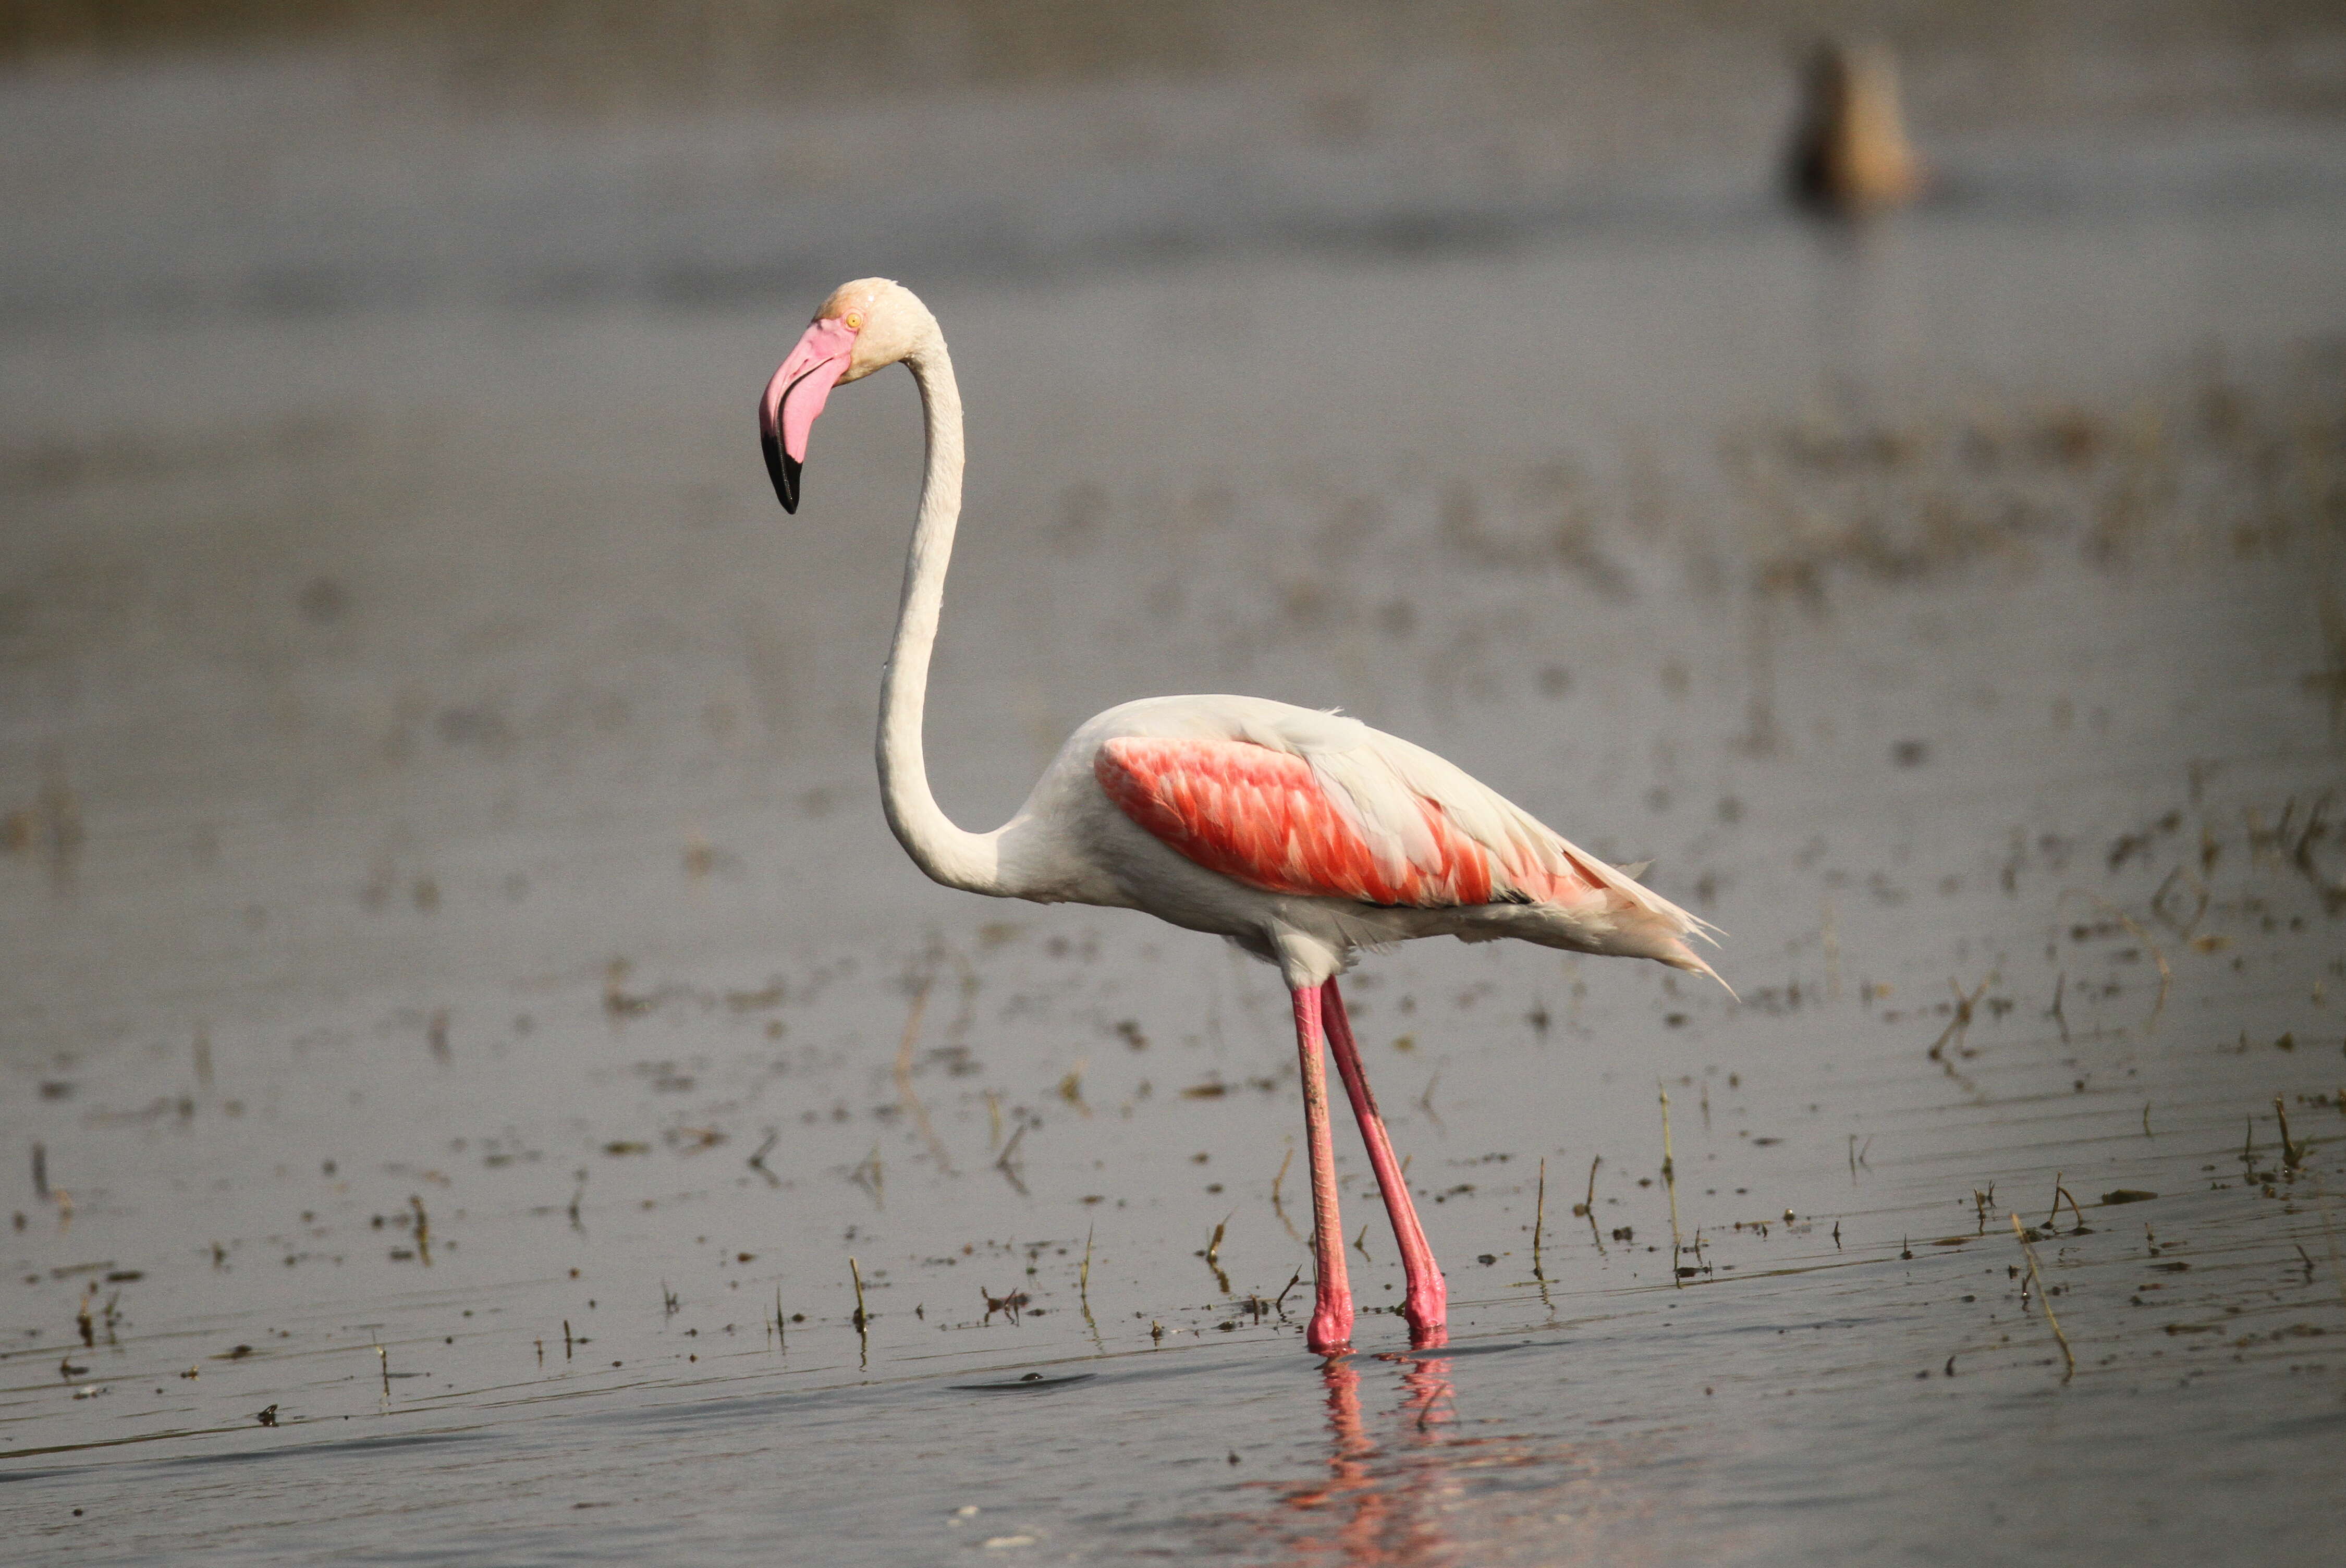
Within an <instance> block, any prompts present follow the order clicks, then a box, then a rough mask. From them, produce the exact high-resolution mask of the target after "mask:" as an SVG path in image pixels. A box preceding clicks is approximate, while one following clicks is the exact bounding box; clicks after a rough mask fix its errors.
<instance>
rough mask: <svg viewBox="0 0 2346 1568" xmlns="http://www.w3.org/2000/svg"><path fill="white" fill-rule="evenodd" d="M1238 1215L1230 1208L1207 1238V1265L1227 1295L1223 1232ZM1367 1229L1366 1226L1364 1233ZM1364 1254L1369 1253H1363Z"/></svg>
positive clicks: (1228, 1281)
mask: <svg viewBox="0 0 2346 1568" xmlns="http://www.w3.org/2000/svg"><path fill="white" fill-rule="evenodd" d="M1237 1217H1238V1210H1236V1209H1232V1210H1230V1212H1229V1214H1228V1215H1226V1216H1224V1217H1223V1218H1222V1223H1221V1224H1219V1225H1218V1226H1216V1227H1214V1234H1213V1235H1211V1236H1209V1237H1207V1238H1206V1267H1207V1268H1210V1269H1212V1270H1213V1271H1214V1279H1215V1282H1216V1283H1217V1284H1219V1285H1220V1286H1221V1288H1222V1294H1223V1295H1225V1296H1228V1295H1229V1293H1230V1277H1229V1275H1228V1274H1225V1273H1224V1272H1223V1271H1222V1232H1223V1231H1224V1230H1225V1229H1227V1228H1228V1227H1229V1223H1230V1221H1231V1220H1232V1219H1235V1218H1237ZM1365 1231H1366V1227H1363V1234H1365ZM1366 1256H1368V1255H1367V1254H1366V1253H1363V1254H1362V1257H1366Z"/></svg>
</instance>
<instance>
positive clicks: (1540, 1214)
mask: <svg viewBox="0 0 2346 1568" xmlns="http://www.w3.org/2000/svg"><path fill="white" fill-rule="evenodd" d="M1291 1152H1293V1151H1291V1150H1290V1153H1291ZM1546 1219H1547V1156H1545V1155H1542V1156H1540V1172H1539V1196H1538V1197H1537V1198H1535V1199H1534V1200H1533V1203H1532V1278H1535V1279H1543V1280H1544V1279H1545V1278H1547V1276H1546V1275H1545V1274H1543V1273H1541V1272H1540V1227H1541V1226H1542V1225H1543V1224H1545V1222H1546Z"/></svg>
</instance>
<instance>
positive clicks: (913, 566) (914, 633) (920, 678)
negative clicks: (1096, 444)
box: [879, 334, 1002, 893]
mask: <svg viewBox="0 0 2346 1568" xmlns="http://www.w3.org/2000/svg"><path fill="white" fill-rule="evenodd" d="M904 363H905V364H906V365H907V366H908V367H909V368H910V369H911V371H912V372H913V380H914V381H916V382H919V383H920V387H921V409H922V412H923V414H924V416H925V417H926V422H927V425H928V472H927V476H926V477H925V478H924V479H923V482H922V484H921V510H920V514H919V516H918V517H917V518H916V519H915V520H914V522H913V545H912V549H911V551H910V553H909V554H908V555H906V557H905V561H904V596H903V601H902V603H901V604H900V605H899V606H898V608H897V612H896V640H895V643H894V644H893V646H892V647H891V648H890V649H889V652H888V669H887V673H886V674H885V675H884V676H882V678H881V683H880V746H879V749H880V798H881V801H882V805H883V806H884V807H885V809H886V810H887V813H888V826H889V828H890V829H891V830H893V831H894V833H895V835H896V841H897V842H898V843H901V844H903V846H904V850H905V852H906V853H907V854H909V855H911V856H912V857H913V861H914V863H916V864H917V865H919V867H920V868H921V870H922V871H926V872H927V873H928V874H929V875H930V876H931V877H932V878H933V879H934V880H936V881H940V882H943V883H944V884H945V885H946V886H948V887H955V888H965V889H967V890H968V891H971V892H979V893H985V892H996V891H1000V883H1001V870H1002V868H1001V857H1000V853H999V851H998V850H997V848H996V845H995V841H994V838H993V836H992V835H989V834H982V833H969V832H964V831H963V830H961V829H960V828H958V827H956V826H955V825H954V821H953V819H951V818H950V817H947V816H946V815H945V814H944V811H943V808H941V807H939V806H938V804H937V800H936V797H935V796H934V795H933V794H931V793H930V792H929V774H928V765H927V763H926V761H925V760H924V759H923V757H922V752H921V718H922V714H923V708H925V706H926V703H927V698H928V690H929V654H930V651H931V649H933V647H935V646H936V640H937V618H938V616H939V613H940V612H941V611H942V610H943V607H944V597H945V566H946V565H947V564H948V563H949V562H950V561H951V560H952V558H953V543H954V526H955V524H958V523H959V522H960V520H961V470H962V431H961V389H960V388H959V387H958V386H956V385H955V384H954V372H953V359H952V356H951V355H949V354H947V353H946V352H945V345H944V340H943V338H942V337H939V336H936V335H934V334H932V335H931V336H930V338H929V341H927V342H926V343H924V344H923V346H922V347H920V348H918V349H916V350H914V351H913V352H912V353H911V354H910V355H908V356H907V357H906V359H905V361H904Z"/></svg>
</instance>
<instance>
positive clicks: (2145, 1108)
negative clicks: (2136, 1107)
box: [2142, 1100, 2151, 1138]
mask: <svg viewBox="0 0 2346 1568" xmlns="http://www.w3.org/2000/svg"><path fill="white" fill-rule="evenodd" d="M2142 1135H2143V1136H2144V1137H2146V1138H2147V1137H2149V1136H2150V1135H2151V1132H2150V1102H2149V1101H2148V1100H2145V1101H2144V1102H2143V1103H2142Z"/></svg>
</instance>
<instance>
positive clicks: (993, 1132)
mask: <svg viewBox="0 0 2346 1568" xmlns="http://www.w3.org/2000/svg"><path fill="white" fill-rule="evenodd" d="M985 1146H986V1147H987V1148H989V1149H998V1148H1000V1147H1001V1146H1002V1093H1001V1091H1000V1090H998V1089H988V1090H987V1091H986V1092H985Z"/></svg>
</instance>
